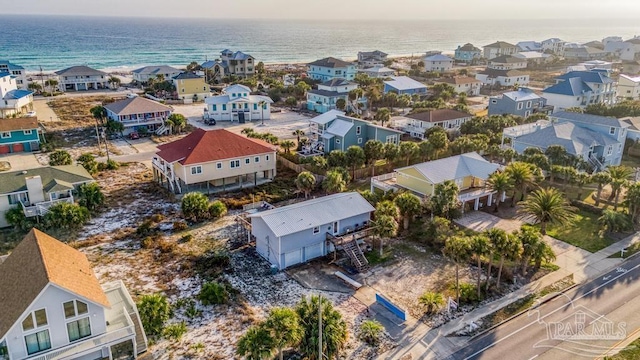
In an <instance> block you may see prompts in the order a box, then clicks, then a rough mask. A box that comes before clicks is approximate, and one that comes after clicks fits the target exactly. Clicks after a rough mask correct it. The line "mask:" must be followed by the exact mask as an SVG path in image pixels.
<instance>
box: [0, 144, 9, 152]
mask: <svg viewBox="0 0 640 360" xmlns="http://www.w3.org/2000/svg"><path fill="white" fill-rule="evenodd" d="M8 153H9V145H0V154H8Z"/></svg>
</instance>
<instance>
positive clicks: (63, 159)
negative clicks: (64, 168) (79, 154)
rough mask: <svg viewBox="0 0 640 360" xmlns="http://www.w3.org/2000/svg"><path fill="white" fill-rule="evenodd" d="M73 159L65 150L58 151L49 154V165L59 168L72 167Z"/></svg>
mask: <svg viewBox="0 0 640 360" xmlns="http://www.w3.org/2000/svg"><path fill="white" fill-rule="evenodd" d="M72 162H73V159H71V154H69V153H68V152H67V151H64V150H56V151H54V152H52V153H51V154H49V165H50V166H59V165H71V163H72Z"/></svg>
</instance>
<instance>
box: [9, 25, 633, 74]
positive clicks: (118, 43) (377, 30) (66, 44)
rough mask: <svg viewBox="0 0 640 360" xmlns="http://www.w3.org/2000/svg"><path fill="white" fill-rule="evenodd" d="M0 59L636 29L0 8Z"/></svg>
mask: <svg viewBox="0 0 640 360" xmlns="http://www.w3.org/2000/svg"><path fill="white" fill-rule="evenodd" d="M0 23H1V24H2V28H3V34H2V35H1V36H0V59H7V60H10V61H12V62H14V63H16V64H20V65H22V66H24V67H25V68H26V69H27V70H28V71H39V69H40V67H42V69H43V70H45V71H51V70H59V69H63V68H66V67H69V66H74V65H88V66H91V67H94V68H98V69H109V70H111V71H114V70H118V69H122V70H131V69H132V68H136V67H139V66H144V65H160V64H167V65H173V66H185V65H186V64H188V63H189V62H191V61H197V62H200V63H201V62H203V61H205V59H215V58H217V57H218V56H219V54H220V51H221V50H223V49H226V48H229V49H231V50H233V51H236V50H241V51H243V52H246V53H249V54H251V55H253V56H254V57H255V58H256V59H257V60H258V61H263V62H264V63H267V64H270V63H302V62H308V61H313V60H316V59H320V58H323V57H327V56H334V57H339V58H343V59H354V58H355V57H356V55H357V53H358V51H371V50H382V51H384V52H387V53H389V54H390V55H411V54H413V55H415V56H420V55H421V54H422V53H424V52H425V51H429V50H441V51H444V52H445V53H447V52H449V53H452V52H453V51H454V50H455V48H456V47H457V46H458V45H463V44H465V43H467V42H470V43H472V44H474V45H475V46H477V47H482V46H483V45H487V44H489V43H492V42H495V41H497V40H502V41H507V42H511V43H516V42H518V41H525V40H536V41H542V40H544V39H547V38H550V37H559V38H561V39H563V40H566V41H570V42H588V41H592V40H602V39H603V38H604V37H607V36H613V35H615V36H622V37H623V38H625V39H626V38H630V37H633V36H634V35H640V24H639V23H638V22H633V21H629V20H626V21H617V20H446V21H445V20H442V21H431V20H429V21H426V20H425V21H384V20H380V21H325V20H317V21H303V20H299V21H297V20H217V19H176V18H171V19H167V18H105V17H65V16H22V15H0Z"/></svg>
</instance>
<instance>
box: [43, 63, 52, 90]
mask: <svg viewBox="0 0 640 360" xmlns="http://www.w3.org/2000/svg"><path fill="white" fill-rule="evenodd" d="M40 82H41V83H42V91H43V92H44V91H45V88H44V74H43V73H42V65H40ZM52 92H53V91H52Z"/></svg>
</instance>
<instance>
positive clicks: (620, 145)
mask: <svg viewBox="0 0 640 360" xmlns="http://www.w3.org/2000/svg"><path fill="white" fill-rule="evenodd" d="M621 152H622V144H618V154H620V153H621Z"/></svg>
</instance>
